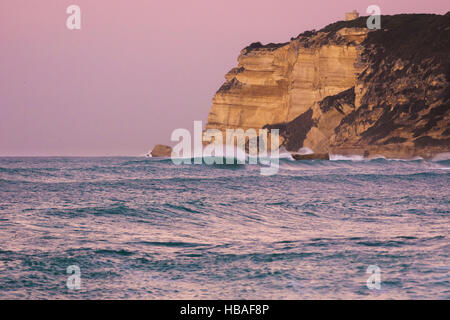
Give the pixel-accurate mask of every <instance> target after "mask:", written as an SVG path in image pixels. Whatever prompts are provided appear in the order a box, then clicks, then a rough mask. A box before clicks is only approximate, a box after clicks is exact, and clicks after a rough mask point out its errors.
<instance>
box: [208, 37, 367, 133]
mask: <svg viewBox="0 0 450 320" xmlns="http://www.w3.org/2000/svg"><path fill="white" fill-rule="evenodd" d="M366 33H367V32H366V31H365V30H364V29H356V28H353V29H346V30H342V32H341V33H340V34H336V36H335V37H334V38H330V39H328V38H327V35H328V34H327V33H314V34H312V35H309V34H306V35H300V36H299V37H297V38H296V39H293V40H292V41H291V42H289V43H284V44H279V45H274V44H270V45H267V46H263V45H261V44H260V43H254V44H252V45H250V46H249V47H247V48H245V49H244V50H242V51H241V54H240V56H239V58H238V62H239V64H238V66H237V67H236V68H234V69H232V70H231V71H230V72H229V73H228V74H227V75H226V80H227V81H226V82H225V84H224V85H223V86H222V87H221V88H220V89H219V90H218V91H217V93H216V95H215V97H214V99H213V106H212V108H211V111H210V113H209V116H208V124H207V128H219V129H224V128H234V127H240V128H262V127H263V126H264V125H266V124H273V123H279V122H286V121H291V120H293V119H294V118H295V117H297V116H298V115H300V114H301V113H303V112H305V111H306V110H307V109H308V108H309V107H310V106H311V105H312V104H314V103H315V102H317V101H320V100H322V99H323V98H325V97H326V96H329V95H333V94H336V93H339V92H341V91H343V90H345V89H347V88H349V87H351V86H353V85H354V83H355V81H356V77H357V75H358V73H359V72H360V71H361V70H362V65H361V64H358V63H357V62H358V57H359V54H360V53H359V50H360V46H359V45H358V44H359V43H360V42H361V41H362V40H363V39H364V37H365V35H366Z"/></svg>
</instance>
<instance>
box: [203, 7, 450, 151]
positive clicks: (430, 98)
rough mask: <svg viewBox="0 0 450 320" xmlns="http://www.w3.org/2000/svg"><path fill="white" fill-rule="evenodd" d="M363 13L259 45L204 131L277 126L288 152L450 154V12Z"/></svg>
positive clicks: (247, 54) (233, 76)
mask: <svg viewBox="0 0 450 320" xmlns="http://www.w3.org/2000/svg"><path fill="white" fill-rule="evenodd" d="M381 21H382V22H381V23H382V29H380V30H367V29H366V28H365V25H366V17H361V18H358V19H356V20H353V21H340V22H336V23H333V24H331V25H328V26H327V27H325V28H323V29H322V30H319V31H308V32H304V33H303V34H300V35H299V36H297V37H296V38H292V39H291V41H290V42H287V43H282V44H268V45H261V44H260V43H253V44H252V45H250V46H248V47H246V48H244V49H243V50H242V51H241V54H240V55H239V58H238V66H237V67H236V68H233V69H232V70H231V71H230V72H229V73H228V74H227V75H226V82H225V83H224V84H223V85H222V87H221V88H220V89H219V90H218V91H217V93H216V95H215V97H214V99H213V106H212V108H211V110H210V113H209V115H208V123H207V126H206V128H207V129H210V128H217V129H219V130H223V131H224V130H225V129H227V128H243V129H247V128H263V127H264V128H269V129H270V128H278V129H280V134H281V141H282V145H283V146H284V147H285V148H286V149H287V150H289V151H297V150H298V149H299V148H301V147H308V148H310V149H312V150H313V151H314V152H315V153H332V154H361V155H365V156H375V155H384V156H387V157H399V158H410V157H414V156H422V157H431V156H433V155H435V154H437V153H440V152H448V151H450V104H449V96H450V94H449V79H450V63H449V53H450V45H449V41H450V40H449V39H450V14H449V13H447V14H446V15H417V14H414V15H413V14H408V15H395V16H382V18H381Z"/></svg>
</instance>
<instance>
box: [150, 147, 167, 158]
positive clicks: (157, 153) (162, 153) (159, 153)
mask: <svg viewBox="0 0 450 320" xmlns="http://www.w3.org/2000/svg"><path fill="white" fill-rule="evenodd" d="M171 154H172V148H171V147H169V146H165V145H163V144H157V145H156V146H155V147H154V148H153V150H152V152H151V155H152V157H170V156H171Z"/></svg>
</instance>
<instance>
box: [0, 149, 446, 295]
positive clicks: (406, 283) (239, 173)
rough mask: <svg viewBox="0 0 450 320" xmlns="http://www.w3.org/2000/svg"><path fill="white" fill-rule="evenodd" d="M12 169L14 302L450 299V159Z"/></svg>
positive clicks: (120, 162)
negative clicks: (271, 170) (272, 170)
mask: <svg viewBox="0 0 450 320" xmlns="http://www.w3.org/2000/svg"><path fill="white" fill-rule="evenodd" d="M260 167H261V165H256V164H246V165H206V164H180V165H177V164H174V163H173V162H172V161H171V160H170V159H164V158H162V159H161V158H146V157H2V158H0V298H1V299H450V241H449V239H450V238H449V237H450V234H449V227H450V189H449V185H450V160H449V157H445V156H444V157H441V158H436V159H434V160H423V159H416V160H410V161H402V160H387V159H383V158H379V159H371V160H368V159H361V158H357V157H339V156H334V157H332V161H325V160H310V161H293V160H292V159H290V158H289V157H285V158H281V159H280V161H279V168H278V169H279V170H278V172H277V173H276V174H274V175H270V176H265V175H262V174H261V170H260V169H261V168H260Z"/></svg>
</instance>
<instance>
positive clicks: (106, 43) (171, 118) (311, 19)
mask: <svg viewBox="0 0 450 320" xmlns="http://www.w3.org/2000/svg"><path fill="white" fill-rule="evenodd" d="M71 4H76V5H78V6H80V8H81V15H82V17H81V20H82V22H81V23H82V29H81V30H68V29H67V28H66V19H67V17H68V15H67V14H66V8H67V7H68V6H69V5H71ZM371 4H376V5H378V6H380V8H381V12H382V14H398V13H439V14H444V13H446V12H447V11H448V10H449V7H450V5H449V3H448V1H447V0H428V1H423V0H422V1H411V0H401V1H392V0H389V1H367V2H366V1H361V0H359V1H356V0H353V1H350V0H346V1H320V0H315V1H300V0H270V1H269V0H251V1H250V0H239V1H238V0H227V1H218V0H177V1H171V0H164V1H150V0H133V1H129V0H128V1H126V0H114V1H111V0H71V1H68V0H40V1H30V0H2V1H1V2H0V41H1V50H0V70H1V73H0V99H1V100H0V111H1V113H0V155H140V154H143V153H145V152H147V151H148V150H149V149H150V148H151V147H153V145H154V144H156V143H170V134H171V132H172V130H173V129H175V128H187V129H190V130H191V129H192V127H193V121H194V120H203V121H204V122H205V121H206V118H207V115H208V111H209V108H210V107H211V102H212V98H213V96H214V93H215V92H216V90H217V89H218V88H219V87H220V85H221V84H222V83H223V82H224V75H225V73H226V72H227V71H228V70H229V69H231V68H232V67H233V66H235V65H236V63H237V60H236V59H237V56H238V54H239V52H240V50H241V49H242V48H243V47H245V46H246V45H248V44H250V43H252V42H255V41H261V42H262V43H268V42H285V41H288V40H289V39H290V38H291V37H292V36H296V35H298V34H299V33H301V32H303V31H305V30H310V29H320V28H322V27H323V26H325V25H327V24H329V23H331V22H334V21H337V20H342V19H343V16H344V13H345V12H346V11H351V10H353V9H357V10H358V11H359V12H360V13H361V14H365V10H366V8H367V7H368V6H369V5H371ZM424 28H426V26H424Z"/></svg>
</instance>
